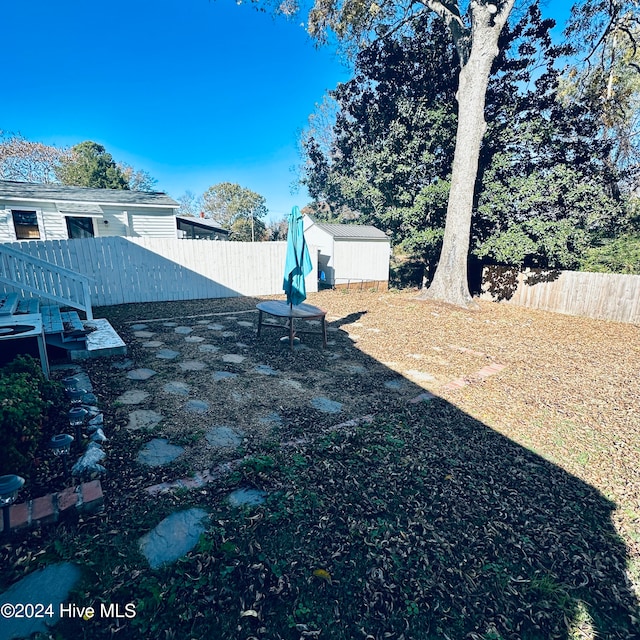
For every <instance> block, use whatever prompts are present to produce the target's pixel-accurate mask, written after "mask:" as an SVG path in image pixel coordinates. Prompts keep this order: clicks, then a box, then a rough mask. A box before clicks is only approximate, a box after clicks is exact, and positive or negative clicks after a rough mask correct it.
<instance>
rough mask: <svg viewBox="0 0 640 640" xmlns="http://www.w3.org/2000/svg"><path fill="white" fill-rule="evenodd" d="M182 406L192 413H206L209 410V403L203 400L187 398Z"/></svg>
mask: <svg viewBox="0 0 640 640" xmlns="http://www.w3.org/2000/svg"><path fill="white" fill-rule="evenodd" d="M184 408H185V409H186V410H187V411H191V412H192V413H206V412H207V411H208V410H209V403H208V402H205V401H204V400H189V402H187V404H185V405H184Z"/></svg>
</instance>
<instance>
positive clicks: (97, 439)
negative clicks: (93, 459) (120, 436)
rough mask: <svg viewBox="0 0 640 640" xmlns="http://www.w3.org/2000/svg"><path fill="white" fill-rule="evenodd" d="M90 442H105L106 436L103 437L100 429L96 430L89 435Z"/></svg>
mask: <svg viewBox="0 0 640 640" xmlns="http://www.w3.org/2000/svg"><path fill="white" fill-rule="evenodd" d="M91 441H92V442H106V441H107V436H105V435H104V431H103V430H102V429H96V430H95V432H94V433H93V434H92V435H91Z"/></svg>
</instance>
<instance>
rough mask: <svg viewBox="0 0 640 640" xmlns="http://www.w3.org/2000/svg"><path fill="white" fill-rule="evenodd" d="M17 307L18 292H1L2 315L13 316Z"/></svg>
mask: <svg viewBox="0 0 640 640" xmlns="http://www.w3.org/2000/svg"><path fill="white" fill-rule="evenodd" d="M17 307H18V294H17V293H0V316H12V315H13V314H14V313H15V310H16V309H17Z"/></svg>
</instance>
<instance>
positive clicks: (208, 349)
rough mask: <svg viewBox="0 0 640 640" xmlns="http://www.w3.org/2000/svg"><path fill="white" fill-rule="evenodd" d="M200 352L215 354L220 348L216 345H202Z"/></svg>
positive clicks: (199, 348)
mask: <svg viewBox="0 0 640 640" xmlns="http://www.w3.org/2000/svg"><path fill="white" fill-rule="evenodd" d="M198 351H202V353H215V352H216V351H220V347H217V346H216V345H215V344H201V345H199V346H198Z"/></svg>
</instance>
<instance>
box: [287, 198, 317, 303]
mask: <svg viewBox="0 0 640 640" xmlns="http://www.w3.org/2000/svg"><path fill="white" fill-rule="evenodd" d="M288 224H289V229H288V233H287V259H286V260H285V265H284V282H283V283H282V288H283V289H284V292H285V293H286V294H287V302H288V303H289V305H290V306H291V307H293V306H294V305H298V304H301V303H302V302H304V301H305V300H306V298H307V288H306V286H305V282H304V279H305V276H307V275H309V274H310V273H311V271H312V269H313V265H312V263H311V256H310V255H309V248H308V247H307V242H306V240H305V239H304V226H303V223H302V215H301V213H300V209H299V208H298V207H293V209H292V210H291V213H290V215H289V219H288Z"/></svg>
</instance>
